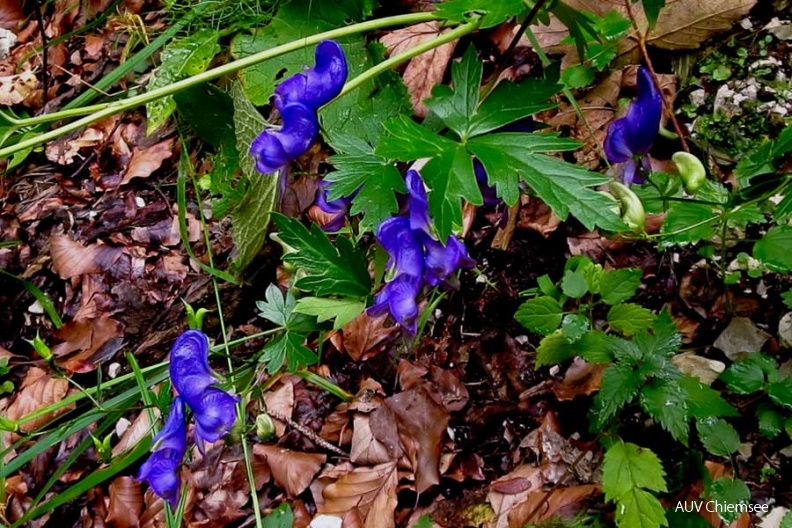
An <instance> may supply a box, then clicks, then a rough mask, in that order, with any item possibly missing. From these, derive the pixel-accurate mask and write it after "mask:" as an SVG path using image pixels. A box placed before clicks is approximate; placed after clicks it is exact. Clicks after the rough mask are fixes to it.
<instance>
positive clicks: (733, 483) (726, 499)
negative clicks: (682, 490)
mask: <svg viewBox="0 0 792 528" xmlns="http://www.w3.org/2000/svg"><path fill="white" fill-rule="evenodd" d="M706 491H708V493H707V495H708V497H709V498H710V499H712V500H714V501H718V502H720V503H722V504H734V505H738V504H742V505H744V506H747V505H748V504H749V503H750V501H751V492H750V490H749V489H748V486H747V485H746V484H745V482H743V481H742V480H740V479H738V478H731V477H721V478H718V479H715V480H714V481H713V482H712V484H711V485H710V486H709V489H708V490H706ZM740 515H741V514H740V513H739V512H738V511H731V512H730V511H718V516H719V517H720V518H721V519H723V521H724V522H725V523H726V524H727V525H728V524H731V523H733V522H734V521H736V520H737V518H738V517H739V516H740Z"/></svg>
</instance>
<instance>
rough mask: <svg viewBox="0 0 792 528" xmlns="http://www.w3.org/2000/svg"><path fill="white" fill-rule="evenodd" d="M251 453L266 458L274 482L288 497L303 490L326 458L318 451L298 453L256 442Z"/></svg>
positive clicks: (292, 496)
mask: <svg viewBox="0 0 792 528" xmlns="http://www.w3.org/2000/svg"><path fill="white" fill-rule="evenodd" d="M253 453H255V454H257V455H260V456H263V457H265V458H266V459H267V463H268V464H269V467H270V471H271V472H272V478H273V479H274V480H275V484H277V485H278V486H279V487H280V488H282V489H283V490H284V491H285V492H286V494H287V495H288V496H289V498H294V497H296V496H297V495H299V494H300V493H302V492H303V491H305V489H306V488H307V487H308V486H309V485H310V484H311V481H312V480H313V477H314V475H316V474H317V473H318V472H319V470H320V469H321V467H322V464H324V463H325V460H326V459H327V456H325V455H321V454H318V453H300V452H299V451H291V450H289V449H284V448H281V447H278V446H274V445H261V444H256V445H254V446H253Z"/></svg>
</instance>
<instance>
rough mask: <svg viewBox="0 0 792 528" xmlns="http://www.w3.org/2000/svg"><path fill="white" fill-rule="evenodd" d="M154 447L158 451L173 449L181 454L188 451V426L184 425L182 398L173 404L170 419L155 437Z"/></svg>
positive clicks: (169, 414)
mask: <svg viewBox="0 0 792 528" xmlns="http://www.w3.org/2000/svg"><path fill="white" fill-rule="evenodd" d="M153 445H154V446H155V449H156V450H160V449H173V450H174V451H177V452H181V453H184V452H186V451H187V426H186V425H185V423H184V403H183V400H182V399H181V397H178V398H176V399H174V400H173V403H171V407H170V411H169V412H168V418H167V420H165V425H164V426H163V427H162V429H161V430H160V432H159V433H158V434H157V436H155V437H154V442H153Z"/></svg>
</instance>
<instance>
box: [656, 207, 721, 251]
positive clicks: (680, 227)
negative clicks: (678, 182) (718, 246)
mask: <svg viewBox="0 0 792 528" xmlns="http://www.w3.org/2000/svg"><path fill="white" fill-rule="evenodd" d="M719 218H720V215H719V214H717V213H716V212H713V210H712V207H711V206H709V205H705V204H699V203H691V202H688V201H685V202H671V205H670V206H669V208H668V215H667V216H666V219H665V221H664V222H663V227H662V228H661V229H660V234H661V235H663V240H664V243H666V244H684V243H691V242H699V241H700V240H709V239H710V238H712V237H713V236H715V224H716V222H717V221H718V219H719Z"/></svg>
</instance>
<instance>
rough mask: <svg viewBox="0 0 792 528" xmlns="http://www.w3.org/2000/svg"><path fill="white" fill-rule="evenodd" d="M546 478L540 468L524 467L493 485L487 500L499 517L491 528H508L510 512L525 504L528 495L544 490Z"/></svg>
mask: <svg viewBox="0 0 792 528" xmlns="http://www.w3.org/2000/svg"><path fill="white" fill-rule="evenodd" d="M543 484H544V477H543V476H542V469H541V468H539V467H534V466H528V465H522V466H519V467H517V468H516V469H515V470H514V471H512V472H511V473H508V474H506V475H504V476H502V477H501V478H499V479H498V480H496V481H495V482H493V483H492V484H490V492H489V493H488V494H487V500H489V503H490V504H491V505H492V509H493V510H494V511H495V515H496V516H497V517H496V519H495V521H493V522H492V523H488V524H487V526H488V527H490V528H507V527H508V526H509V512H511V511H512V509H514V508H515V507H516V506H517V505H518V504H520V503H522V502H524V501H525V500H526V499H527V498H528V495H530V494H531V493H535V492H537V491H539V490H541V489H542V485H543Z"/></svg>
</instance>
